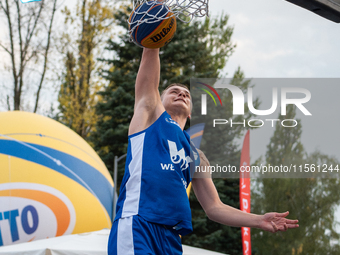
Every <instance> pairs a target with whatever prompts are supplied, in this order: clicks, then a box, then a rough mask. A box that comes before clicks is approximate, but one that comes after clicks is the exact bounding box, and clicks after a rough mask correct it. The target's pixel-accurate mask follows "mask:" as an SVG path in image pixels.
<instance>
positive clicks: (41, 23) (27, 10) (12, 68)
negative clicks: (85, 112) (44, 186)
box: [0, 0, 57, 112]
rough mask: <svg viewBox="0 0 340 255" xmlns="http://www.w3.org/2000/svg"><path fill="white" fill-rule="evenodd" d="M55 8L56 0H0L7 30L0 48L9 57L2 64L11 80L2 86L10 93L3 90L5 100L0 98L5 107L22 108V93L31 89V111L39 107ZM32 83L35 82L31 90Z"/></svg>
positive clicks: (0, 8) (46, 68)
mask: <svg viewBox="0 0 340 255" xmlns="http://www.w3.org/2000/svg"><path fill="white" fill-rule="evenodd" d="M56 10H57V0H53V1H46V0H42V1H41V2H35V3H28V4H22V3H21V2H20V1H19V0H11V1H9V0H1V1H0V15H4V17H5V21H6V22H7V24H6V25H7V29H8V34H7V36H8V41H7V40H6V41H5V42H1V41H0V48H2V49H3V50H4V51H5V53H7V56H8V57H9V60H10V64H9V65H8V66H5V69H7V70H8V71H9V72H10V73H11V74H10V76H11V79H12V85H10V86H9V87H7V86H5V89H9V91H10V92H7V93H3V95H4V96H6V99H4V98H2V99H1V100H6V103H7V109H8V110H11V109H13V110H21V109H23V108H24V106H23V95H24V94H25V93H27V92H28V91H29V90H33V89H34V90H35V102H34V110H33V111H34V112H36V111H37V110H38V107H39V100H40V93H41V90H42V88H43V86H44V85H45V78H46V73H47V71H48V65H49V63H50V61H49V55H50V50H51V38H52V33H53V21H54V16H55V12H56ZM6 25H5V26H6ZM31 84H34V87H33V89H32V85H31ZM28 94H29V93H28ZM29 103H30V104H31V103H32V102H29ZM11 104H12V105H13V106H12V107H11ZM30 108H31V107H30Z"/></svg>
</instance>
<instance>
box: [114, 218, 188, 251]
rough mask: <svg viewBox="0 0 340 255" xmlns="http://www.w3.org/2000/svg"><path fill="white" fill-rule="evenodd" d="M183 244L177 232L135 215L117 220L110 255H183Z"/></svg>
mask: <svg viewBox="0 0 340 255" xmlns="http://www.w3.org/2000/svg"><path fill="white" fill-rule="evenodd" d="M182 253H183V252H182V243H181V238H180V237H179V235H178V233H177V232H176V230H174V229H172V228H167V227H166V226H164V225H160V224H154V223H150V222H148V221H146V220H144V219H143V218H142V217H141V216H138V215H135V216H131V217H127V218H121V219H118V220H115V221H114V222H113V225H112V229H111V233H110V237H109V242H108V255H182Z"/></svg>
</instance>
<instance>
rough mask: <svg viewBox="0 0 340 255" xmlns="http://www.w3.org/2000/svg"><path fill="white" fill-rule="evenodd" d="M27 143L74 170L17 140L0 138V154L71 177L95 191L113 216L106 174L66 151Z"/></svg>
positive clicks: (111, 197) (111, 195) (110, 189)
mask: <svg viewBox="0 0 340 255" xmlns="http://www.w3.org/2000/svg"><path fill="white" fill-rule="evenodd" d="M27 145H29V146H32V147H34V148H37V149H38V150H40V151H42V152H44V153H46V154H48V155H49V156H50V157H52V158H55V159H57V160H59V161H60V162H61V163H62V164H63V165H64V166H66V167H67V168H68V169H70V170H71V171H72V172H70V171H68V170H67V169H65V167H63V166H62V165H58V164H57V163H56V162H54V161H53V160H52V159H51V158H49V157H47V156H45V155H43V154H41V153H39V152H38V151H36V150H34V149H32V148H29V147H28V146H25V145H23V144H21V143H19V142H17V141H12V140H1V139H0V154H5V155H9V156H13V157H17V158H21V159H24V160H27V161H31V162H34V163H36V164H39V165H42V166H45V167H48V168H50V169H53V170H55V171H57V172H58V173H61V174H63V175H65V176H67V177H69V178H70V179H72V180H74V181H75V182H77V183H79V184H80V185H82V186H83V187H84V188H86V189H87V190H88V191H90V192H91V193H92V191H93V193H94V195H95V196H97V198H98V199H99V201H100V202H101V204H102V205H103V206H104V208H105V209H106V211H107V213H108V214H109V216H110V217H112V201H113V200H112V199H113V188H112V185H111V184H110V182H109V181H108V180H107V179H106V178H105V176H104V175H102V174H101V173H100V172H99V171H98V170H97V169H95V168H94V167H92V166H91V165H89V164H87V163H85V162H84V161H82V160H80V159H78V158H76V157H73V156H71V155H69V154H66V153H64V152H61V151H58V150H54V149H51V148H48V147H45V146H42V145H37V144H32V143H27ZM73 173H74V174H73ZM85 183H86V185H87V186H86V185H85Z"/></svg>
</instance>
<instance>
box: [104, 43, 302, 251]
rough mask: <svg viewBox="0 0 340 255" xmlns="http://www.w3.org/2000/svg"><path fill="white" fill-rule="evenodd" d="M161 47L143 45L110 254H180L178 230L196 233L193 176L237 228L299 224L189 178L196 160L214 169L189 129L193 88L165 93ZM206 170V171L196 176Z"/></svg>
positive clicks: (214, 210)
mask: <svg viewBox="0 0 340 255" xmlns="http://www.w3.org/2000/svg"><path fill="white" fill-rule="evenodd" d="M159 81H160V59H159V49H146V48H145V49H144V50H143V55H142V60H141V64H140V68H139V71H138V75H137V79H136V84H135V106H134V115H133V118H132V120H131V123H130V127H129V147H128V152H127V159H126V168H125V175H124V178H123V181H122V184H121V188H120V195H119V198H118V203H117V215H116V218H115V220H114V223H113V226H112V230H111V234H110V238H109V244H108V251H109V255H115V254H118V255H146V254H148V255H170V254H171V255H172V254H173V255H180V254H182V245H181V239H180V236H179V235H186V234H188V233H190V232H191V231H192V225H191V211H190V205H189V200H188V197H187V194H186V188H187V186H188V184H189V183H190V181H192V187H193V189H194V192H195V195H196V197H197V199H198V200H199V202H200V204H201V205H202V207H203V209H204V211H205V213H206V214H207V216H208V217H209V218H210V219H211V220H213V221H216V222H219V223H221V224H224V225H229V226H234V227H251V228H260V229H263V230H266V231H269V232H273V233H274V232H277V231H286V230H288V229H289V228H297V227H298V224H297V223H298V221H297V220H289V219H286V218H285V217H286V216H287V215H288V212H285V213H266V214H264V215H256V214H251V213H245V212H242V211H240V210H238V209H235V208H233V207H230V206H228V205H226V204H223V203H222V202H221V200H220V198H219V196H218V192H217V190H216V188H215V186H214V183H213V181H212V179H211V178H210V176H195V177H203V178H193V179H192V176H190V164H194V163H196V164H200V166H208V165H209V162H208V160H207V158H206V157H205V155H204V153H203V152H201V151H199V150H198V154H199V158H196V160H195V158H190V155H193V154H196V155H197V151H196V149H195V148H192V146H190V137H189V135H188V134H187V133H186V132H184V131H183V129H184V126H185V123H186V121H187V118H188V117H190V113H191V98H190V91H189V90H188V89H187V88H186V87H185V86H182V85H180V84H173V85H171V86H169V87H168V88H167V89H166V90H165V91H164V92H163V93H162V96H160V94H159V91H158V86H159ZM195 174H196V175H202V174H204V175H206V173H195Z"/></svg>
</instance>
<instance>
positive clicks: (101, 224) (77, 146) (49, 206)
mask: <svg viewBox="0 0 340 255" xmlns="http://www.w3.org/2000/svg"><path fill="white" fill-rule="evenodd" d="M112 198H113V181H112V178H111V176H110V174H109V172H108V170H107V168H106V167H105V165H104V163H103V162H102V161H101V159H100V158H99V156H98V155H97V154H96V152H95V151H94V150H93V149H92V148H91V147H90V146H89V145H88V144H87V143H86V141H85V140H83V139H82V138H81V137H80V136H79V135H77V134H76V133H75V132H74V131H72V130H71V129H69V128H68V127H66V126H64V125H62V124H61V123H59V122H57V121H54V120H52V119H50V118H47V117H43V116H40V115H37V114H34V113H28V112H21V111H12V112H0V247H1V246H4V245H10V244H15V243H22V242H28V241H32V240H38V239H44V238H50V237H55V236H61V235H66V234H77V233H83V232H90V231H95V230H100V229H103V228H110V227H111V216H112Z"/></svg>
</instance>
